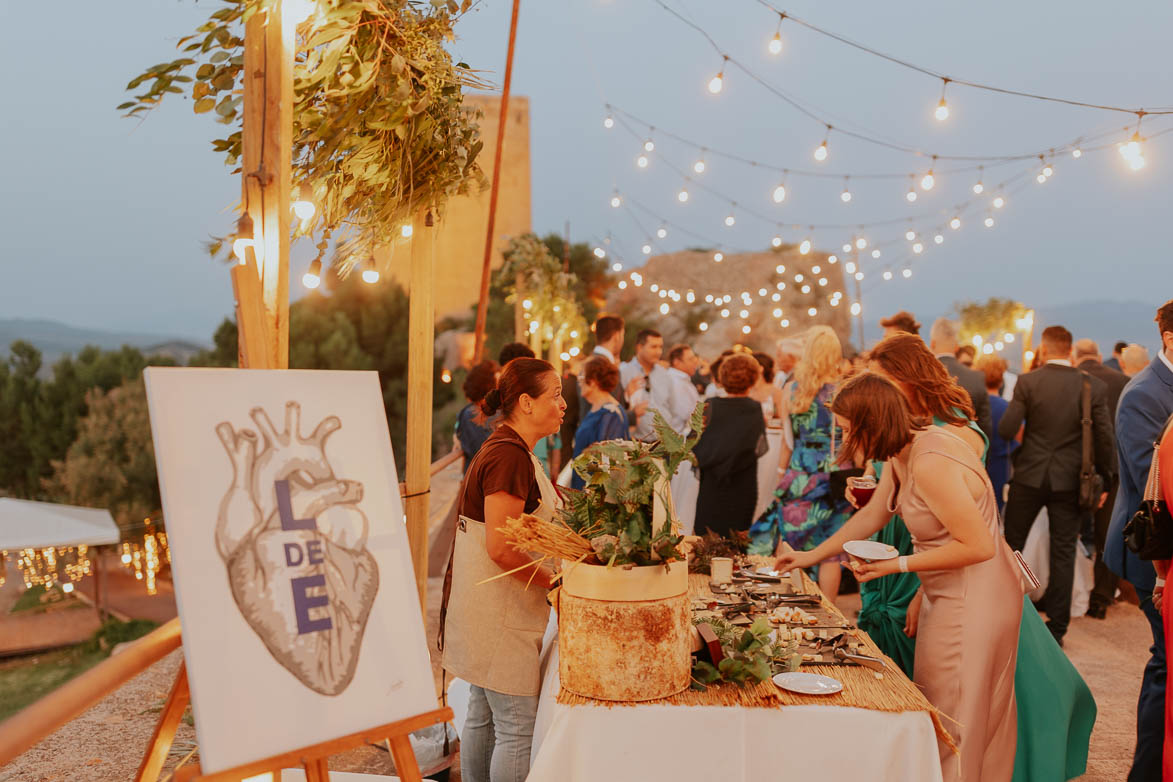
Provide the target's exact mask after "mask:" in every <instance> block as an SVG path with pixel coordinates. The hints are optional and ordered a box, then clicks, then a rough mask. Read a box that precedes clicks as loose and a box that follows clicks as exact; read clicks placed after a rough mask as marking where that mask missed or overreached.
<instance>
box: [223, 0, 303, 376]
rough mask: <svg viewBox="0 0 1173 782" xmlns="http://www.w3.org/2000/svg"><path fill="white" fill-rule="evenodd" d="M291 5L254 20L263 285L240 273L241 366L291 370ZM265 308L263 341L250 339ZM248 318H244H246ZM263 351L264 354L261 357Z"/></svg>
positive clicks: (253, 133)
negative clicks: (257, 310)
mask: <svg viewBox="0 0 1173 782" xmlns="http://www.w3.org/2000/svg"><path fill="white" fill-rule="evenodd" d="M284 6H285V4H284V2H282V1H281V0H277V1H276V2H274V3H273V4H272V5H271V6H270V7H269V9H268V10H267V11H265V12H263V13H257V14H255V15H253V17H252V18H250V19H249V21H248V24H247V25H246V26H245V35H244V129H243V133H242V137H241V147H242V150H241V151H242V154H241V170H242V171H243V177H242V179H243V182H242V189H243V199H244V211H246V212H247V213H248V215H249V216H250V217H252V220H253V230H254V237H255V240H256V249H255V262H256V266H255V271H256V274H257V279H258V282H259V285H258V286H257V287H256V288H255V289H254V288H253V286H252V285H249V284H247V283H242V281H241V280H239V279H238V277H239V276H240V275H241V274H242V273H243V272H242V271H241V270H234V272H233V289H234V291H235V293H236V297H237V317H238V320H237V328H238V329H239V332H240V337H239V339H240V354H241V359H242V363H241V366H248V367H251V368H255V369H261V368H263V369H286V368H288V366H289V225H290V223H289V221H290V217H289V199H290V188H291V187H292V181H293V180H292V176H293V174H292V168H293V48H294V47H293V33H294V24H293V21H292V20H289V19H287V18H286V15H285V13H284ZM257 295H259V305H260V313H259V314H260V326H261V331H262V333H261V334H260V335H257V334H254V333H250V332H252V331H254V330H255V328H256V326H257V323H255V322H254V318H253V317H252V315H254V314H255V308H256V307H257V304H258V301H257V299H256V298H255V297H256V296H257ZM242 316H243V318H242ZM258 352H259V355H258Z"/></svg>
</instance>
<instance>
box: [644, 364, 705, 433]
mask: <svg viewBox="0 0 1173 782" xmlns="http://www.w3.org/2000/svg"><path fill="white" fill-rule="evenodd" d="M664 379H665V382H663V383H661V384H659V386H657V385H656V384H655V382H654V381H653V383H652V407H653V408H655V409H656V410H659V411H660V415H662V416H664V420H666V421H667V422H668V425H669V426H671V427H672V428H673V429H675V430H676V431H677V432H679V433H680V434H684V433H686V432H687V431H688V430H689V419H690V418H691V417H692V411H693V410H695V409H696V405H697V402H699V401H700V399H701V395H700V394H699V393H697V390H696V386H694V385H693V384H692V378H690V377H689V376H688V375H686V374H684V373H683V372H682V371H680V370H679V369H676V368H675V367H673V368H671V369H669V370H667V371H665V372H664Z"/></svg>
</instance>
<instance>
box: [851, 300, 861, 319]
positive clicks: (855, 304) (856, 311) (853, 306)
mask: <svg viewBox="0 0 1173 782" xmlns="http://www.w3.org/2000/svg"><path fill="white" fill-rule="evenodd" d="M862 311H863V308H862V307H860V306H859V302H858V301H853V302H852V303H851V314H852V315H854V316H856V317H859V313H860V312H862Z"/></svg>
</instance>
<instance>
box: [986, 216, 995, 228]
mask: <svg viewBox="0 0 1173 782" xmlns="http://www.w3.org/2000/svg"><path fill="white" fill-rule="evenodd" d="M984 222H985V225H986V228H993V227H994V218H993V217H987V218H986V219H985V221H984Z"/></svg>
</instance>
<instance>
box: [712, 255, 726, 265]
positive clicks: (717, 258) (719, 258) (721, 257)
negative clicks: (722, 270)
mask: <svg viewBox="0 0 1173 782" xmlns="http://www.w3.org/2000/svg"><path fill="white" fill-rule="evenodd" d="M723 260H725V254H724V253H713V262H714V263H720V262H721V261H723Z"/></svg>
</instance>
